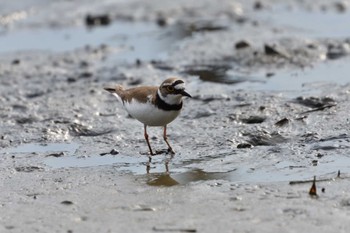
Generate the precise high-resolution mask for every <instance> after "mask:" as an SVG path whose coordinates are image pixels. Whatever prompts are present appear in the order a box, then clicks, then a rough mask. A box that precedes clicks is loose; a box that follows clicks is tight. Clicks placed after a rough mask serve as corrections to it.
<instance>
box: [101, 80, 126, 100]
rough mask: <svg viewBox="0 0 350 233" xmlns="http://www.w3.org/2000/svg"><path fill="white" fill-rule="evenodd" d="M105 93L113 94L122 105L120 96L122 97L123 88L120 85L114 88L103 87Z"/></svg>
mask: <svg viewBox="0 0 350 233" xmlns="http://www.w3.org/2000/svg"><path fill="white" fill-rule="evenodd" d="M103 89H105V90H106V91H108V92H109V93H111V94H113V95H114V96H115V97H117V99H118V100H119V101H120V102H121V103H122V102H123V100H122V96H123V92H124V87H123V86H122V85H119V84H118V85H116V86H115V87H105V88H103Z"/></svg>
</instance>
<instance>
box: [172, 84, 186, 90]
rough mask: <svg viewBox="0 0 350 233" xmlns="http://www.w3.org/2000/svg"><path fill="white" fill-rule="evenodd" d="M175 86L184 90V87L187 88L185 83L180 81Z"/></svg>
mask: <svg viewBox="0 0 350 233" xmlns="http://www.w3.org/2000/svg"><path fill="white" fill-rule="evenodd" d="M174 88H175V89H176V90H183V89H185V84H184V83H179V84H177V85H175V87H174Z"/></svg>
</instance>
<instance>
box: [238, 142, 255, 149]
mask: <svg viewBox="0 0 350 233" xmlns="http://www.w3.org/2000/svg"><path fill="white" fill-rule="evenodd" d="M237 148H238V149H245V148H252V145H251V144H249V143H240V144H238V145H237Z"/></svg>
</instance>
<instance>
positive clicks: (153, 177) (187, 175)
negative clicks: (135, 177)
mask: <svg viewBox="0 0 350 233" xmlns="http://www.w3.org/2000/svg"><path fill="white" fill-rule="evenodd" d="M165 167H166V172H163V173H159V172H158V173H150V172H149V170H148V173H147V184H148V185H151V186H174V185H178V184H180V185H185V184H188V183H190V182H195V181H204V180H230V179H232V172H233V171H230V172H205V171H203V170H201V169H193V170H190V171H186V172H183V173H174V174H171V173H170V172H169V167H168V163H165Z"/></svg>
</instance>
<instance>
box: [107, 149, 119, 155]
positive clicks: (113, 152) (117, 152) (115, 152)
mask: <svg viewBox="0 0 350 233" xmlns="http://www.w3.org/2000/svg"><path fill="white" fill-rule="evenodd" d="M109 153H110V154H111V155H117V154H119V151H117V150H116V149H112V150H111V152H109Z"/></svg>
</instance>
